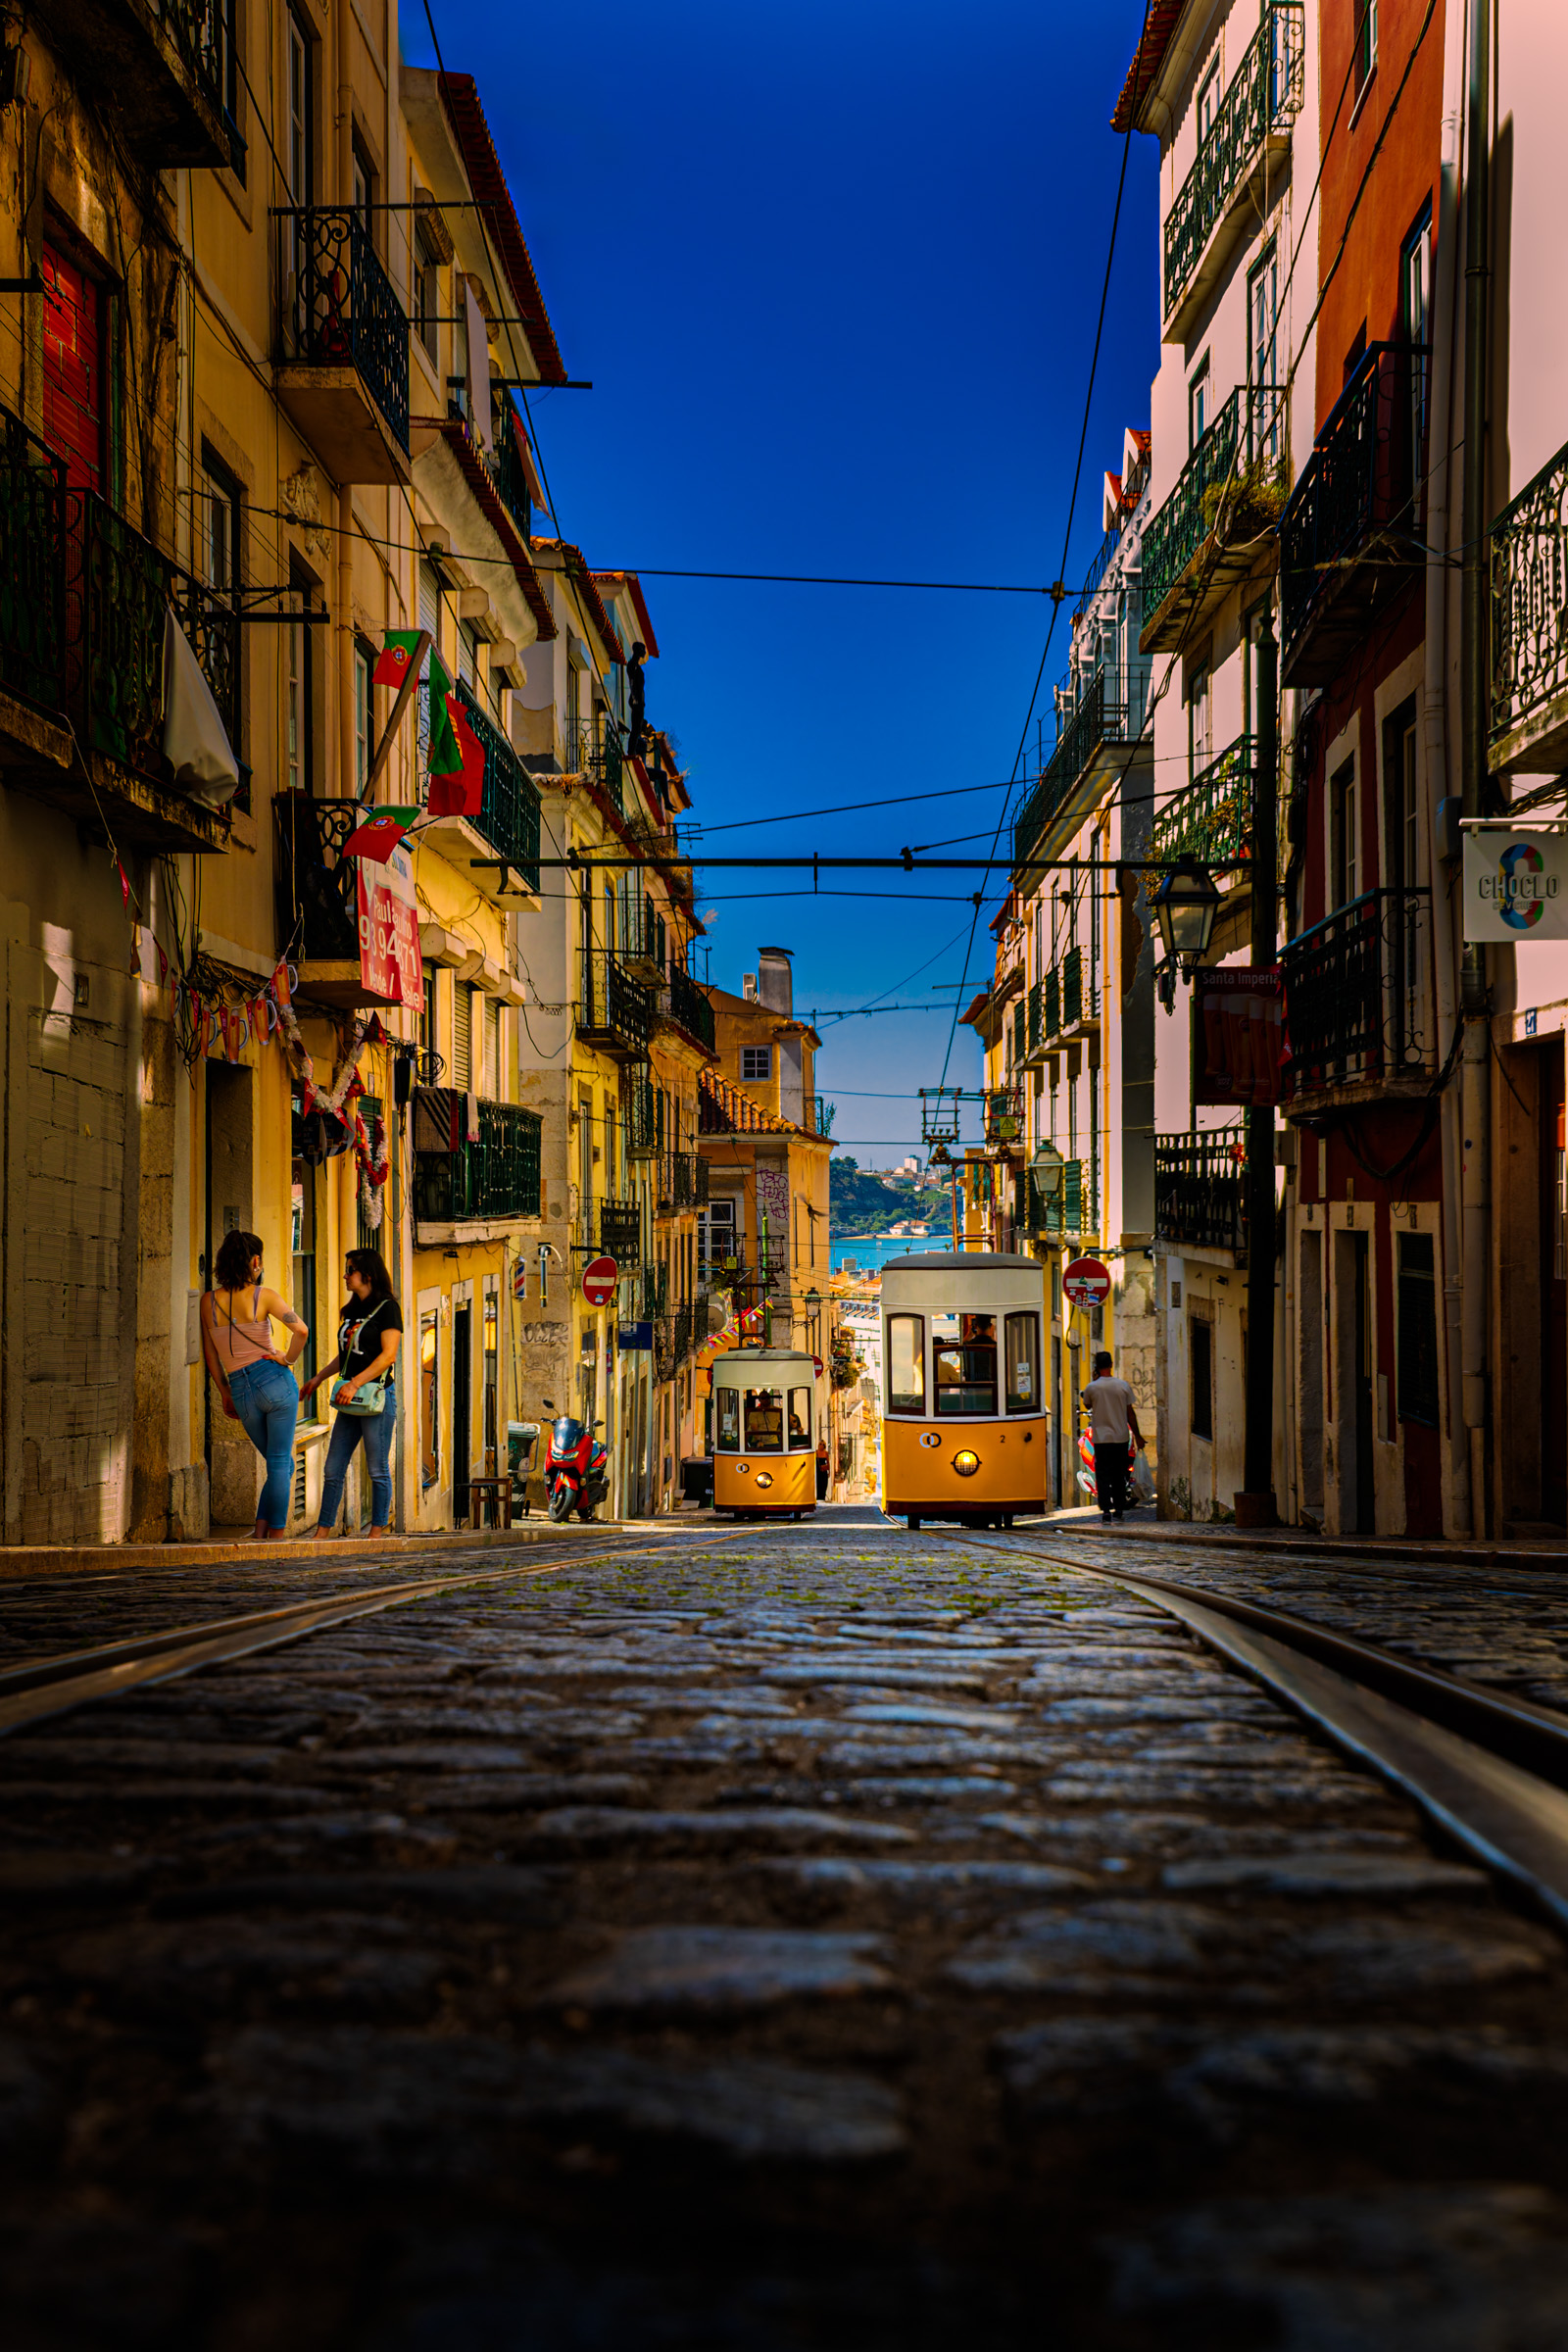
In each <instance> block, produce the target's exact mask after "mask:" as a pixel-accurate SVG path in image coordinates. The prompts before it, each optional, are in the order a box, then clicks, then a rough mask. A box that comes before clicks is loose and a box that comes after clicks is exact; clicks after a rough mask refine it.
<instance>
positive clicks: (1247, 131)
mask: <svg viewBox="0 0 1568 2352" xmlns="http://www.w3.org/2000/svg"><path fill="white" fill-rule="evenodd" d="M1305 16H1306V11H1305V9H1304V7H1303V6H1302V4H1301V0H1269V4H1268V5H1266V6H1265V7H1264V10H1263V21H1262V23H1261V24H1260V25H1259V26H1258V28H1257V31H1256V32H1255V33H1254V34H1253V36H1252V38H1251V40H1250V42H1249V43H1248V45H1247V47H1246V49H1245V50H1244V51H1243V53H1242V62H1241V64H1240V66H1239V67H1238V68H1237V70H1236V72H1235V73H1234V74H1233V75H1232V77H1231V83H1230V87H1229V88H1228V89H1227V91H1226V92H1225V95H1224V97H1223V98H1222V99H1221V100H1220V103H1219V107H1218V110H1217V112H1216V114H1215V116H1214V121H1213V123H1212V125H1211V127H1210V129H1209V133H1208V136H1207V137H1206V138H1205V139H1204V140H1203V142H1202V144H1201V147H1200V148H1199V151H1198V158H1197V161H1196V162H1195V163H1194V165H1193V168H1192V170H1191V171H1190V172H1188V174H1187V177H1186V178H1185V179H1184V180H1183V182H1182V184H1181V187H1180V188H1179V189H1178V190H1177V193H1176V200H1175V202H1174V203H1173V204H1172V206H1171V208H1170V211H1169V212H1168V213H1167V214H1166V216H1165V330H1164V332H1165V340H1166V341H1167V342H1173V341H1177V340H1179V339H1180V338H1181V337H1182V335H1183V333H1184V331H1185V328H1186V325H1187V324H1188V322H1189V320H1190V319H1191V316H1192V314H1193V313H1194V312H1195V311H1196V310H1197V308H1198V307H1199V306H1200V305H1201V302H1202V301H1203V299H1204V297H1205V296H1206V294H1207V293H1208V291H1209V290H1210V288H1211V286H1212V284H1213V282H1214V279H1215V277H1216V275H1217V273H1218V270H1219V269H1220V268H1221V267H1222V266H1223V263H1224V261H1225V260H1226V258H1227V257H1228V254H1229V250H1230V245H1231V241H1232V238H1231V236H1228V235H1226V233H1225V232H1226V231H1227V230H1231V231H1232V233H1233V235H1234V234H1239V233H1240V229H1241V227H1242V225H1243V223H1244V222H1245V221H1248V220H1250V219H1251V218H1252V217H1253V213H1252V203H1251V197H1252V187H1253V182H1254V180H1255V179H1256V177H1257V176H1258V174H1259V173H1260V172H1262V171H1263V170H1264V168H1265V167H1266V166H1270V165H1276V164H1278V163H1279V162H1280V161H1281V160H1282V159H1283V158H1284V156H1285V154H1286V152H1287V150H1288V148H1289V145H1290V137H1291V125H1292V123H1294V122H1295V121H1296V118H1297V116H1298V115H1299V113H1300V111H1301V101H1302V99H1303V98H1304V97H1305V95H1306V31H1305Z"/></svg>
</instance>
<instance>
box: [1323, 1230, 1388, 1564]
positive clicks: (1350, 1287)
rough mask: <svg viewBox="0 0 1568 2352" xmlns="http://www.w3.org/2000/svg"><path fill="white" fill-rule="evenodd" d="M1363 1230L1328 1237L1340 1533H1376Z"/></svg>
mask: <svg viewBox="0 0 1568 2352" xmlns="http://www.w3.org/2000/svg"><path fill="white" fill-rule="evenodd" d="M1367 1243H1368V1236H1367V1235H1366V1234H1364V1233H1354V1232H1351V1233H1337V1234H1336V1235H1335V1236H1334V1253H1335V1264H1334V1274H1335V1282H1334V1291H1335V1307H1336V1310H1337V1313H1338V1317H1339V1333H1338V1340H1339V1345H1338V1348H1336V1350H1335V1355H1336V1362H1335V1371H1336V1374H1337V1379H1336V1384H1335V1386H1336V1392H1337V1395H1338V1399H1339V1430H1338V1437H1339V1457H1340V1458H1339V1473H1340V1478H1339V1486H1340V1533H1341V1534H1342V1535H1355V1536H1370V1535H1373V1534H1375V1533H1376V1526H1377V1504H1376V1493H1375V1489H1374V1485H1373V1474H1372V1267H1371V1252H1370V1250H1369V1249H1368V1247H1367Z"/></svg>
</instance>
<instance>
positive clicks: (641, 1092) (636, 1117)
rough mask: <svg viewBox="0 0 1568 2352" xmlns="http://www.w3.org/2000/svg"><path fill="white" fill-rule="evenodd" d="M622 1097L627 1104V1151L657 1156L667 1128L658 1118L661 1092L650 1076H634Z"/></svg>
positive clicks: (634, 1156)
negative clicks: (664, 1127) (664, 1128)
mask: <svg viewBox="0 0 1568 2352" xmlns="http://www.w3.org/2000/svg"><path fill="white" fill-rule="evenodd" d="M622 1100H623V1102H624V1103H625V1106H626V1111H625V1116H626V1155H627V1157H628V1158H629V1159H643V1160H647V1159H657V1158H658V1157H659V1153H660V1150H661V1147H662V1144H663V1141H664V1131H663V1128H662V1126H661V1124H660V1118H659V1095H658V1091H657V1089H656V1088H655V1085H654V1082H653V1080H652V1079H651V1078H648V1077H642V1078H635V1077H634V1078H632V1079H631V1080H630V1083H629V1085H625V1086H624V1088H623V1093H622Z"/></svg>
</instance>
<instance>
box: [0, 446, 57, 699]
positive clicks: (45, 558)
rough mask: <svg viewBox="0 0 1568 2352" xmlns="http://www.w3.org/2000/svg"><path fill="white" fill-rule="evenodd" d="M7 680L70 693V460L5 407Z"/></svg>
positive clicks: (52, 695) (2, 478)
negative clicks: (45, 445)
mask: <svg viewBox="0 0 1568 2352" xmlns="http://www.w3.org/2000/svg"><path fill="white" fill-rule="evenodd" d="M0 686H3V687H4V689H5V691H6V693H7V694H17V695H21V696H22V697H23V699H24V701H25V702H29V703H35V704H36V705H37V706H38V708H39V709H40V710H43V711H58V710H59V709H60V708H61V706H62V704H63V703H64V702H65V699H66V466H65V460H64V459H63V458H57V457H56V456H55V454H54V452H53V451H52V450H50V449H46V448H45V447H44V444H43V443H42V442H41V441H40V440H39V439H38V438H37V436H36V435H35V434H33V433H30V432H29V431H28V430H27V427H26V426H25V424H24V423H23V422H22V419H21V418H20V417H13V416H12V415H11V414H10V412H9V410H0Z"/></svg>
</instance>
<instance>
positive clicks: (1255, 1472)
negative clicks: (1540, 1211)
mask: <svg viewBox="0 0 1568 2352" xmlns="http://www.w3.org/2000/svg"><path fill="white" fill-rule="evenodd" d="M1257 700H1258V713H1257V764H1256V767H1255V768H1254V770H1253V778H1252V937H1251V955H1252V969H1253V970H1254V971H1267V970H1268V969H1269V968H1270V967H1271V966H1272V965H1273V963H1274V961H1275V959H1276V939H1277V925H1278V917H1279V904H1278V892H1279V884H1278V869H1279V773H1280V759H1279V709H1280V696H1279V647H1278V644H1277V643H1276V641H1275V636H1274V615H1273V613H1272V611H1271V610H1270V609H1269V608H1268V607H1265V608H1264V612H1263V617H1262V620H1261V622H1260V624H1259V627H1258V636H1257ZM1246 1181H1247V1222H1248V1257H1247V1439H1246V1451H1245V1461H1246V1469H1245V1473H1244V1476H1245V1482H1246V1483H1245V1491H1244V1493H1242V1494H1240V1495H1237V1497H1236V1524H1237V1526H1238V1527H1273V1526H1274V1525H1275V1524H1276V1522H1277V1519H1278V1516H1279V1514H1278V1511H1277V1509H1276V1506H1275V1500H1274V1235H1275V1220H1276V1210H1275V1205H1274V1106H1273V1104H1272V1103H1253V1104H1250V1106H1249V1108H1248V1112H1247V1179H1246Z"/></svg>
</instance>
